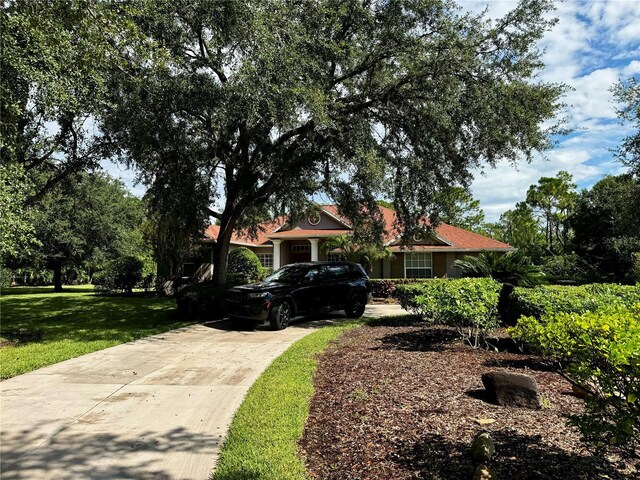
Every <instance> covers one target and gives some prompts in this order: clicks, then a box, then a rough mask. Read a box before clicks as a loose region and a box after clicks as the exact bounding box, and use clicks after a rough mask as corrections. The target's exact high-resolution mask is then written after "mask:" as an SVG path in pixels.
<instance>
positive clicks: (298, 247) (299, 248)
mask: <svg viewBox="0 0 640 480" xmlns="http://www.w3.org/2000/svg"><path fill="white" fill-rule="evenodd" d="M291 251H293V252H310V251H311V245H291Z"/></svg>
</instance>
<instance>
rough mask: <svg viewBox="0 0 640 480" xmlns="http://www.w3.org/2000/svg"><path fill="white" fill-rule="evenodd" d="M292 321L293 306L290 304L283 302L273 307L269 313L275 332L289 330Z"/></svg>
mask: <svg viewBox="0 0 640 480" xmlns="http://www.w3.org/2000/svg"><path fill="white" fill-rule="evenodd" d="M290 321H291V305H289V302H282V303H279V304H277V305H275V306H273V307H271V311H270V312H269V323H270V324H271V328H273V329H274V330H283V329H285V328H287V326H288V325H289V322H290Z"/></svg>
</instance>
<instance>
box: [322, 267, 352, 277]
mask: <svg viewBox="0 0 640 480" xmlns="http://www.w3.org/2000/svg"><path fill="white" fill-rule="evenodd" d="M346 273H347V272H346V269H345V265H326V266H325V267H324V275H323V277H324V278H326V279H328V280H337V279H339V278H344V277H345V274H346Z"/></svg>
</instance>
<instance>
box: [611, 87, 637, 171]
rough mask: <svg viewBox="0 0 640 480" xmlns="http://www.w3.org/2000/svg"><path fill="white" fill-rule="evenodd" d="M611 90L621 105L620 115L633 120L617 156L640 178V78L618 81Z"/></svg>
mask: <svg viewBox="0 0 640 480" xmlns="http://www.w3.org/2000/svg"><path fill="white" fill-rule="evenodd" d="M611 91H612V92H613V95H614V97H615V99H616V101H617V103H618V104H619V105H620V108H618V112H617V113H618V117H620V119H621V120H623V121H627V122H633V127H632V128H633V130H632V133H631V134H629V135H628V136H627V137H625V138H624V140H623V141H622V145H620V147H619V148H618V150H617V152H616V153H617V156H618V158H620V159H621V160H622V161H623V162H624V163H625V164H626V165H628V166H629V167H631V171H632V172H633V174H634V175H635V176H636V177H637V178H640V79H639V78H638V77H631V78H628V79H626V80H621V81H619V82H618V83H616V84H615V85H614V86H613V87H612V89H611Z"/></svg>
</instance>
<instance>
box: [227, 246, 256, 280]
mask: <svg viewBox="0 0 640 480" xmlns="http://www.w3.org/2000/svg"><path fill="white" fill-rule="evenodd" d="M263 271H264V269H263V268H262V264H261V263H260V260H259V259H258V256H257V255H256V254H255V253H253V252H252V251H251V250H249V249H248V248H246V247H240V248H236V249H234V250H231V252H229V260H228V266H227V274H228V276H229V277H230V279H231V280H230V281H233V282H234V283H251V282H255V281H257V280H259V279H260V278H262V275H263Z"/></svg>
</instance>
